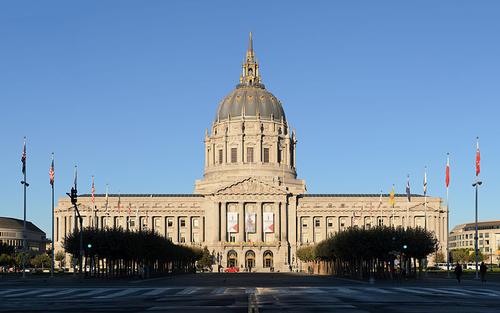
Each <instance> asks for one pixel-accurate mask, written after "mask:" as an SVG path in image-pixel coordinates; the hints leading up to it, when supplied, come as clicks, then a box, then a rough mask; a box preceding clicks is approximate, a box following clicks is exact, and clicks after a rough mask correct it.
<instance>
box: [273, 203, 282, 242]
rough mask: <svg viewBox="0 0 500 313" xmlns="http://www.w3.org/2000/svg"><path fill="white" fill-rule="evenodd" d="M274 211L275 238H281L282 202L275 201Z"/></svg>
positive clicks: (277, 239) (278, 239)
mask: <svg viewBox="0 0 500 313" xmlns="http://www.w3.org/2000/svg"><path fill="white" fill-rule="evenodd" d="M273 213H274V234H273V236H274V240H273V241H280V240H281V218H280V202H274V203H273Z"/></svg>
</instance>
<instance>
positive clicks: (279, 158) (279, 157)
mask: <svg viewBox="0 0 500 313" xmlns="http://www.w3.org/2000/svg"><path fill="white" fill-rule="evenodd" d="M282 153H283V150H281V149H279V150H278V163H281V157H282V155H281V154H282Z"/></svg>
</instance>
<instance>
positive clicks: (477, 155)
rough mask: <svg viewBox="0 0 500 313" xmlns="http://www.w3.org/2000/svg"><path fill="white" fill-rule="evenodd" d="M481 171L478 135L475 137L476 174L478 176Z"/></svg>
mask: <svg viewBox="0 0 500 313" xmlns="http://www.w3.org/2000/svg"><path fill="white" fill-rule="evenodd" d="M479 173H481V152H479V137H477V141H476V176H479Z"/></svg>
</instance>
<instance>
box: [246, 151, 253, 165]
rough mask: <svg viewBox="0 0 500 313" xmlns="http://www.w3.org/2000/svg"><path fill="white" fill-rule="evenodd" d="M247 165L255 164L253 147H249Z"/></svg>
mask: <svg viewBox="0 0 500 313" xmlns="http://www.w3.org/2000/svg"><path fill="white" fill-rule="evenodd" d="M247 163H253V147H247Z"/></svg>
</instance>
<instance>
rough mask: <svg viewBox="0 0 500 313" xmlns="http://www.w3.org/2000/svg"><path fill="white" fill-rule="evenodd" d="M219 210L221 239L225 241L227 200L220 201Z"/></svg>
mask: <svg viewBox="0 0 500 313" xmlns="http://www.w3.org/2000/svg"><path fill="white" fill-rule="evenodd" d="M220 212H221V213H220V224H221V229H220V234H221V241H227V214H226V213H227V202H221V205H220Z"/></svg>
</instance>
